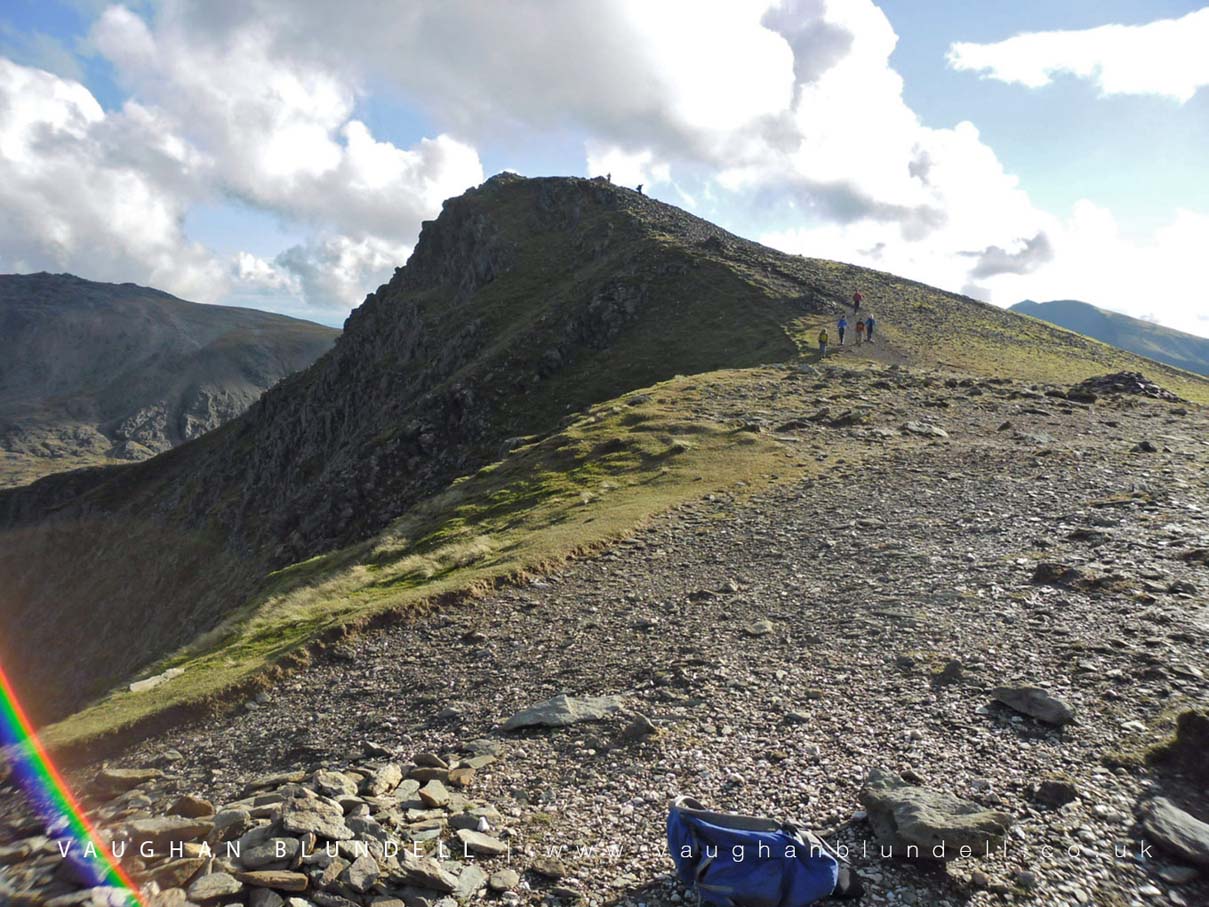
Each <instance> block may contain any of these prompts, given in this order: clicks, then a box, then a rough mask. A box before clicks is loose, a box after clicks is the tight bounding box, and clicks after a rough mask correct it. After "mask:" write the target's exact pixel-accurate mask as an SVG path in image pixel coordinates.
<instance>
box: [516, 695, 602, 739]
mask: <svg viewBox="0 0 1209 907" xmlns="http://www.w3.org/2000/svg"><path fill="white" fill-rule="evenodd" d="M623 708H624V705H623V703H622V699H621V697H620V696H585V697H582V698H573V697H571V696H568V695H567V694H566V693H559V694H558V695H557V696H555V697H554V698H552V699H547V700H546V701H545V702H542V703H538V704H537V705H534V706H530V707H529V708H527V709H523V710H522V711H519V712H517V713H516V714H515V715H513V716H512V717H511V718H509V719H508V720H507V721H505V722H504V730H505V731H515V730H519V729H520V728H526V727H568V726H569V725H572V724H578V723H579V722H581V721H599V720H601V719H602V718H605V717H606V716H608V715H613V714H616V713H617V712H620V711H621V710H622V709H623Z"/></svg>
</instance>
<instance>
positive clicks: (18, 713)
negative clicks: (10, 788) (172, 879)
mask: <svg viewBox="0 0 1209 907" xmlns="http://www.w3.org/2000/svg"><path fill="white" fill-rule="evenodd" d="M0 743H3V744H5V745H6V750H5V752H6V754H7V756H8V758H9V761H10V767H11V769H12V771H13V775H14V777H15V778H16V780H17V782H18V784H20V786H21V788H22V790H23V791H24V792H25V795H26V797H27V798H28V800H29V803H30V806H32V807H33V808H34V809H35V810H37V811H38V814H39V816H40V817H41V819H42V821H43V822H44V823H45V824H46V827H47V828H48V829H49V830H50V831H51V832H52V833H53V834H54V835H55V836H56V837H59V838H60V845H59V846H60V850H61V851H62V850H63V847H64V845H65V844H66V846H67V847H69V848H70V850H69V852H70V853H71V854H72V855H73V857H75V858H76V863H77V865H78V866H79V867H80V868H81V869H83V870H84V872H85V874H87V875H90V876H91V877H92V879H93V884H94V885H95V886H109V887H111V888H117V889H124V890H125V893H126V903H127V904H129V905H139V907H143V899H142V898H141V897H140V896H139V894H138V889H137V888H136V887H135V886H134V884H133V883H132V882H131V881H130V879H129V878H128V877H127V875H126V873H125V872H124V871H123V870H122V867H121V866H119V865H118V863H117V862H116V861H115V860H114V859H113V857H112V855H111V853H110V851H109V850H108V849H107V848H106V846H105V842H104V841H103V840H102V839H101V836H100V835H98V834H97V831H96V829H95V828H94V827H93V825H92V823H91V822H89V821H88V818H87V817H86V816H85V815H84V811H83V810H82V809H80V804H79V803H78V802H77V801H76V798H75V797H74V796H73V795H72V793H71V789H70V788H69V787H68V786H67V784H66V783H65V782H64V780H63V776H62V775H61V774H60V773H59V770H58V769H57V768H55V764H54V763H53V762H51V761H50V757H49V756H48V755H47V754H46V749H45V747H43V746H42V742H41V741H40V740H39V739H38V735H37V734H35V733H34V729H33V725H32V724H30V721H29V718H28V717H27V716H26V714H25V712H24V710H23V709H22V708H21V703H20V702H19V701H18V700H17V695H16V693H14V692H13V687H12V684H11V683H9V681H8V677H7V676H5V673H4V669H3V667H0ZM66 836H70V838H69V839H67V840H66V841H65V840H64V838H65V837H66ZM89 845H91V847H90V846H89ZM94 851H95V856H92V853H93V852H94Z"/></svg>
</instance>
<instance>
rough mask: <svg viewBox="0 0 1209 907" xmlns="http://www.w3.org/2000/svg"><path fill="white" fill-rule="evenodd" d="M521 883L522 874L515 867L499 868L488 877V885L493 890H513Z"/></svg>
mask: <svg viewBox="0 0 1209 907" xmlns="http://www.w3.org/2000/svg"><path fill="white" fill-rule="evenodd" d="M520 883H521V877H520V874H519V873H518V872H517V871H516V870H515V869H497V870H496V871H495V872H493V873H491V877H490V878H489V879H487V887H488V888H490V889H491V890H492V891H511V890H512V889H513V888H515V887H516V886H517V885H519V884H520Z"/></svg>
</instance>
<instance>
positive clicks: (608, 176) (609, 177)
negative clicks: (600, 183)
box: [605, 173, 613, 183]
mask: <svg viewBox="0 0 1209 907" xmlns="http://www.w3.org/2000/svg"><path fill="white" fill-rule="evenodd" d="M605 181H606V182H609V183H611V182H613V174H612V173H606V174H605Z"/></svg>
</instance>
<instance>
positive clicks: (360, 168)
mask: <svg viewBox="0 0 1209 907" xmlns="http://www.w3.org/2000/svg"><path fill="white" fill-rule="evenodd" d="M189 10H190V7H189V5H188V4H183V3H168V4H165V5H164V7H163V9H162V10H161V11H160V14H159V15H158V17H157V18H156V19H155V20H154V24H153V26H150V25H148V24H147V23H146V22H145V21H144V20H143V19H142V18H140V17H139V16H136V15H135V14H133V13H131V12H130V11H129V10H126V9H124V8H122V7H111V8H110V9H108V10H107V11H106V12H105V13H104V14H103V15H102V16H101V18H100V19H99V20H98V22H97V24H96V26H95V27H94V29H93V32H92V41H93V43H94V44H95V45H96V46H97V48H98V49H99V50H100V51H101V53H103V54H104V55H105V56H106V57H108V58H109V59H110V60H111V61H112V62H113V63H114V65H115V66H116V67H117V70H118V73H119V75H120V77H121V79H122V80H123V82H124V84H126V85H127V86H129V88H130V89H131V90H132V91H133V92H134V93H135V95H136V96H137V97H139V98H140V100H141V101H143V103H146V104H149V105H153V106H154V107H155V108H156V109H157V110H158V111H162V113H163V115H164V116H165V117H166V118H167V119H168V120H169V121H170V122H171V123H172V124H173V127H174V131H175V132H177V133H178V134H180V135H182V136H184V137H185V138H186V139H187V140H188V141H189V142H191V143H192V144H194V145H195V146H197V147H199V148H201V149H203V150H204V151H205V152H206V153H207V154H208V155H210V156H211V157H212V158H213V160H214V170H215V172H214V180H215V182H216V184H217V186H218V187H219V188H220V189H221V190H222V191H224V192H228V193H231V194H234V195H237V196H239V197H240V198H242V199H244V200H245V201H247V202H249V203H250V204H253V205H256V206H260V207H262V208H264V209H266V210H269V211H272V212H274V213H277V214H280V215H282V216H284V217H287V218H290V219H293V220H297V221H301V222H305V223H311V224H314V225H316V226H317V227H319V228H320V229H321V230H322V231H324V232H329V233H330V232H332V231H339V232H342V233H345V234H348V235H350V236H352V237H355V238H356V240H357V241H358V242H362V241H368V238H369V237H376V238H378V239H379V240H383V241H390V242H393V243H395V244H398V243H401V242H404V241H407V242H411V241H414V238H415V234H416V232H417V231H418V229H419V225H420V221H421V220H423V219H424V218H426V217H430V216H432V215H433V214H434V213H435V212H436V211H437V210H439V208H440V203H441V202H442V201H443V200H444V199H445V198H448V197H449V196H452V195H459V194H461V193H462V192H463V191H465V190H466V189H467V188H469V187H470V186H473V185H477V184H478V183H480V182H482V180H483V170H482V166H481V164H480V163H479V159H478V155H477V153H476V152H475V150H474V149H473V148H472V147H470V146H468V145H466V144H464V143H462V142H459V141H457V140H455V139H453V138H451V137H450V136H448V135H440V136H438V137H436V138H435V139H422V140H421V141H420V142H419V143H418V144H417V145H416V146H415V147H414V148H410V149H404V148H399V147H396V146H395V145H393V144H392V143H390V142H386V141H380V140H378V139H376V138H375V137H374V136H373V135H372V133H371V132H370V130H369V128H368V127H367V126H366V125H365V124H364V123H363V122H361V121H360V120H358V119H355V118H354V117H353V114H354V111H355V108H356V100H357V94H356V91H355V85H354V82H353V81H352V79H351V78H350V77H349V76H347V75H345V74H341V73H340V72H339V71H336V70H331V69H324V68H321V67H316V66H314V65H309V64H308V62H306V61H304V60H300V59H296V58H294V57H291V56H290V55H288V54H284V55H283V54H281V53H278V52H277V50H276V48H277V43H276V40H275V36H274V33H273V31H272V30H271V25H270V24H265V23H260V22H248V23H242V24H240V25H238V26H237V27H232V28H228V29H226V30H223V31H220V32H202V33H200V34H199V33H197V32H196V31H194V30H193V29H192V28H191V27H190V19H189V16H188V13H189ZM266 21H267V22H268V23H271V22H272V19H268V20H266Z"/></svg>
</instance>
